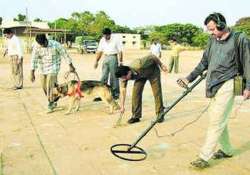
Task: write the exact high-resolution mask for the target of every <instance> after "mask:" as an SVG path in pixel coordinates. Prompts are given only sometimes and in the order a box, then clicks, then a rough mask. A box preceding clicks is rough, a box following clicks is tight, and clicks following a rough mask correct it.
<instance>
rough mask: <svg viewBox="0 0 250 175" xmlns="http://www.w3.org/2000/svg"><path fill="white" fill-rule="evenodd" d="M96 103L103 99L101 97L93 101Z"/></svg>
mask: <svg viewBox="0 0 250 175" xmlns="http://www.w3.org/2000/svg"><path fill="white" fill-rule="evenodd" d="M93 101H94V102H97V101H102V99H101V98H100V97H97V98H95V99H94V100H93Z"/></svg>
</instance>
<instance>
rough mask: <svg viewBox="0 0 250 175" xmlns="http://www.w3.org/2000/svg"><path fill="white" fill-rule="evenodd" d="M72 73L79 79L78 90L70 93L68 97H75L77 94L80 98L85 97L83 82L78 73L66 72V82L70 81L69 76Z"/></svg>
mask: <svg viewBox="0 0 250 175" xmlns="http://www.w3.org/2000/svg"><path fill="white" fill-rule="evenodd" d="M70 73H73V74H74V75H75V76H76V79H77V88H76V90H75V91H73V92H72V93H68V94H67V95H68V96H74V95H75V94H77V95H78V96H79V97H84V95H83V92H82V91H81V80H80V77H79V75H78V73H77V72H76V71H74V72H66V73H65V75H64V78H65V80H67V79H68V76H69V74H70Z"/></svg>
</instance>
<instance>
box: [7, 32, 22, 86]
mask: <svg viewBox="0 0 250 175" xmlns="http://www.w3.org/2000/svg"><path fill="white" fill-rule="evenodd" d="M3 34H4V36H5V37H6V38H7V48H6V50H5V53H4V56H5V55H6V54H8V56H9V58H10V66H11V76H12V81H13V87H12V89H13V90H18V89H22V88H23V51H22V46H21V42H20V40H19V39H18V37H17V36H16V35H15V34H14V33H13V31H12V30H11V29H8V28H7V29H4V31H3Z"/></svg>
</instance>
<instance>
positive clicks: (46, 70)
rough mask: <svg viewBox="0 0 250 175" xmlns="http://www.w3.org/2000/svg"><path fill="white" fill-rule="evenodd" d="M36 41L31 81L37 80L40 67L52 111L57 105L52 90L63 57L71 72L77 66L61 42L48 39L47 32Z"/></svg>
mask: <svg viewBox="0 0 250 175" xmlns="http://www.w3.org/2000/svg"><path fill="white" fill-rule="evenodd" d="M36 42H37V44H35V45H34V47H33V50H32V56H31V82H34V81H35V70H36V69H37V68H39V71H40V72H39V73H40V77H41V84H42V88H43V91H44V93H45V95H46V96H47V98H48V113H50V112H53V109H54V108H55V107H56V105H57V104H56V102H54V99H53V94H52V90H53V88H54V87H55V85H56V83H57V75H58V72H59V71H60V67H61V59H62V58H63V59H64V60H65V61H66V63H67V64H68V65H69V71H70V72H74V71H75V67H74V66H73V64H72V59H71V58H70V56H69V55H68V53H67V52H66V50H65V49H64V48H63V47H62V45H61V44H60V43H59V42H57V41H54V40H49V39H47V37H46V35H45V34H39V35H37V36H36Z"/></svg>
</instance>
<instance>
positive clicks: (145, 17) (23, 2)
mask: <svg viewBox="0 0 250 175" xmlns="http://www.w3.org/2000/svg"><path fill="white" fill-rule="evenodd" d="M26 8H27V9H28V17H29V19H31V20H32V19H35V18H40V19H43V20H47V21H53V20H55V19H57V18H60V17H63V18H69V17H70V15H71V14H72V13H73V12H83V11H90V12H91V13H96V12H98V11H101V10H102V11H105V12H106V13H107V14H108V15H109V16H110V17H111V19H113V20H114V21H115V23H116V24H119V25H124V26H125V25H126V26H128V27H131V28H133V27H139V26H147V25H166V24H170V23H183V24H184V23H192V24H194V25H197V26H200V27H202V26H203V21H204V19H205V18H206V16H208V14H210V13H213V12H221V13H222V14H223V15H224V16H225V17H226V19H227V23H228V25H229V26H230V25H234V24H235V22H236V21H237V20H238V19H239V18H241V17H246V16H250V0H0V16H1V17H3V19H4V20H11V19H13V18H14V17H16V16H17V14H19V13H21V14H25V13H26V10H25V9H26Z"/></svg>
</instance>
